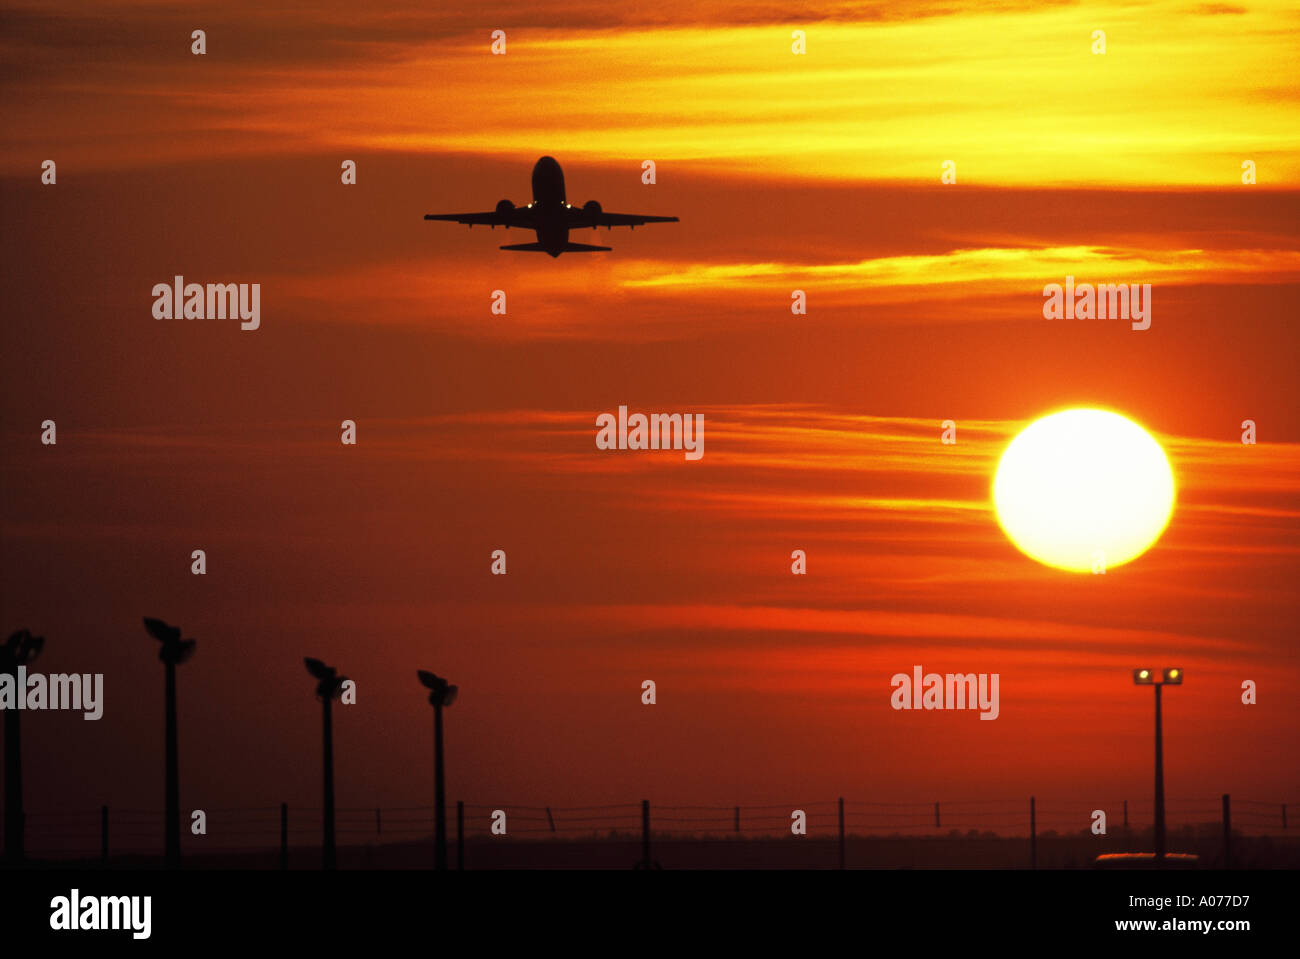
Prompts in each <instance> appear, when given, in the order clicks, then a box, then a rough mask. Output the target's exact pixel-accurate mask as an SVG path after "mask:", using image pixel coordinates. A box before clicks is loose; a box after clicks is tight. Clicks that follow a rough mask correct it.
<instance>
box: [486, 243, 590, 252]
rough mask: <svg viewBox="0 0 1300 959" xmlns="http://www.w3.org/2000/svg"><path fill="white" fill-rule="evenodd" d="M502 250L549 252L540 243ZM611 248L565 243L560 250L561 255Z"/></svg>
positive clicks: (516, 244) (515, 244)
mask: <svg viewBox="0 0 1300 959" xmlns="http://www.w3.org/2000/svg"><path fill="white" fill-rule="evenodd" d="M501 249H503V250H514V251H516V252H520V253H549V252H550V251H549V250H547V249H546V247H544V246H542V244H540V243H512V244H510V245H509V246H503V247H501ZM612 249H613V247H611V246H592V245H590V244H588V243H566V244H564V246H562V247H561V248H560V252H561V253H598V252H601V251H605V250H612Z"/></svg>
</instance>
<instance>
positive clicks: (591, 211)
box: [424, 157, 678, 256]
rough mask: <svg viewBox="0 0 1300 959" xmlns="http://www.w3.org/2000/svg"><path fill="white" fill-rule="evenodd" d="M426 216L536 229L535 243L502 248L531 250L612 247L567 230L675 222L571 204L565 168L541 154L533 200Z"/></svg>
mask: <svg viewBox="0 0 1300 959" xmlns="http://www.w3.org/2000/svg"><path fill="white" fill-rule="evenodd" d="M424 218H425V219H426V220H450V221H451V222H453V223H464V224H466V225H468V226H470V227H473V226H474V225H475V224H478V225H480V226H481V225H485V224H486V225H487V226H490V227H493V228H495V227H498V226H504V227H506V228H507V229H509V228H510V227H512V226H517V227H521V228H523V229H525V230H533V231H535V232H536V233H537V242H536V243H515V244H513V245H510V246H503V247H501V249H503V250H518V251H528V252H534V253H549V254H550V255H551V256H559V255H560V254H561V253H596V252H600V251H603V250H609V249H612V248H611V247H608V246H591V245H589V244H587V243H570V242H569V231H570V230H578V229H583V228H585V227H591V228H592V229H593V230H594V229H596V227H599V226H603V227H605V228H607V229H612V228H613V227H616V226H626V227H631V228H633V229H635V228H636V227H638V226H641V225H642V224H644V223H677V222H678V220H677V217H675V216H640V215H638V214H634V213H606V212H605V211H604V210H603V209H601V206H600V204H599V203H597V202H596V201H595V200H588V201H587V202H586V203H585V204H583V205H582V206H570V205H569V204H568V203H566V202H565V199H564V171H562V170H561V169H560V164H559V163H557V162H556V160H555V158H554V157H542V158H541V159H540V160H538V161H537V164H536V165H535V166H534V167H533V202H532V203H530V204H528V205H527V206H522V207H517V206H515V205H514V204H513V203H511V202H510V201H509V200H502V201H501V202H500V203H498V204H497V208H496V209H495V210H494V211H492V212H491V213H426V214H425V215H424Z"/></svg>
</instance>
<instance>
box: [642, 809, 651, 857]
mask: <svg viewBox="0 0 1300 959" xmlns="http://www.w3.org/2000/svg"><path fill="white" fill-rule="evenodd" d="M641 861H642V862H643V863H645V865H644V866H643V867H642V868H644V869H649V868H650V800H648V799H642V800H641Z"/></svg>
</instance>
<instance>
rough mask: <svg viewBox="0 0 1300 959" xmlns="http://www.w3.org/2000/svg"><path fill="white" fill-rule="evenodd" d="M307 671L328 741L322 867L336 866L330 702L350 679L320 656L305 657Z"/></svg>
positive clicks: (332, 725)
mask: <svg viewBox="0 0 1300 959" xmlns="http://www.w3.org/2000/svg"><path fill="white" fill-rule="evenodd" d="M303 663H304V664H305V665H306V666H307V672H309V673H311V674H312V676H313V677H315V679H316V680H317V683H316V695H317V696H319V697H320V701H321V703H322V704H323V706H324V727H323V728H324V740H325V796H324V805H325V810H324V822H323V825H322V832H323V835H322V837H321V867H322V868H324V869H333V868H334V865H335V861H336V860H335V851H334V723H333V720H332V719H331V716H330V704H331V703H333V702H334V699H335V697H337V696H338V695H339V694H340V693H341V692H342V691H343V684H344V683H346V682H347V681H348V678H347V677H346V676H340V675H339V674H338V672H337V670H335V669H334V668H333V667H332V666H326V665H325V664H324V663H322V662H321V661H320V660H319V659H310V658H307V659H304V660H303Z"/></svg>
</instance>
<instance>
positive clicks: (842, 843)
mask: <svg viewBox="0 0 1300 959" xmlns="http://www.w3.org/2000/svg"><path fill="white" fill-rule="evenodd" d="M840 868H841V869H843V868H844V797H843V796H841V797H840Z"/></svg>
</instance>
